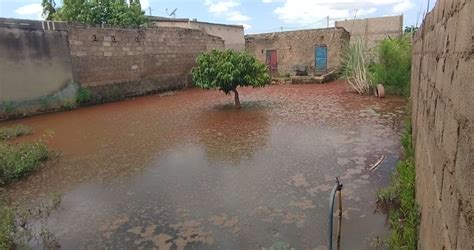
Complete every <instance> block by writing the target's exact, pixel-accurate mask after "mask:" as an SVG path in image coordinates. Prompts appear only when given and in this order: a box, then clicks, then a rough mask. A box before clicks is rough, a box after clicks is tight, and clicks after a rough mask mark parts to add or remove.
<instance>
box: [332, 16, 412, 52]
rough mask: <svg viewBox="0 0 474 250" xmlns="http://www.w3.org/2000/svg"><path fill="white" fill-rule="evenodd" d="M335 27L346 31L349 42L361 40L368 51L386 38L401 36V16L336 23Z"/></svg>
mask: <svg viewBox="0 0 474 250" xmlns="http://www.w3.org/2000/svg"><path fill="white" fill-rule="evenodd" d="M335 26H336V27H340V28H344V29H345V30H347V31H348V32H349V33H350V34H351V41H356V40H357V39H361V41H362V42H363V43H364V45H365V47H366V48H368V49H369V50H370V49H372V48H374V47H375V46H377V43H378V42H379V41H380V40H383V39H384V38H386V37H399V36H401V35H402V34H403V15H400V16H387V17H375V18H365V19H354V20H344V21H336V23H335Z"/></svg>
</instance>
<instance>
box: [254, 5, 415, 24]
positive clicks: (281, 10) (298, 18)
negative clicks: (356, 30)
mask: <svg viewBox="0 0 474 250" xmlns="http://www.w3.org/2000/svg"><path fill="white" fill-rule="evenodd" d="M262 1H263V2H269V1H272V0H262ZM380 6H387V7H389V8H392V9H393V10H394V12H403V11H406V10H407V9H410V8H412V7H413V6H414V4H413V2H412V0H331V1H328V0H283V3H282V4H281V5H280V6H279V7H277V8H276V9H275V10H274V13H275V14H276V15H277V17H278V18H279V19H280V20H282V21H283V22H285V23H293V24H300V25H308V24H315V23H317V22H319V21H321V20H322V19H324V18H325V17H327V16H329V18H330V19H331V20H334V19H336V20H337V19H347V18H353V17H354V13H355V12H356V11H357V17H361V16H365V15H370V14H373V13H376V12H377V10H378V7H380Z"/></svg>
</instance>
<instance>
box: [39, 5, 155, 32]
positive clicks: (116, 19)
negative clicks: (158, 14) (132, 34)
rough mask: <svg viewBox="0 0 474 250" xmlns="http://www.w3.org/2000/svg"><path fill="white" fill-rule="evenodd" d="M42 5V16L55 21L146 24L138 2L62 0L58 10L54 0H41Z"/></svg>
mask: <svg viewBox="0 0 474 250" xmlns="http://www.w3.org/2000/svg"><path fill="white" fill-rule="evenodd" d="M43 3H44V4H43V15H45V13H48V17H49V16H52V19H53V20H56V21H72V22H80V23H87V24H112V25H133V26H139V25H141V24H144V23H146V22H147V18H146V17H145V12H144V11H142V10H141V5H140V0H130V1H129V2H127V1H126V0H64V2H63V6H61V7H59V8H54V4H51V3H54V0H43ZM51 8H52V9H54V11H53V10H51ZM50 13H53V14H52V15H51V14H50Z"/></svg>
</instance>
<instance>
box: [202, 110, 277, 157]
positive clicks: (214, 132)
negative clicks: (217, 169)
mask: <svg viewBox="0 0 474 250" xmlns="http://www.w3.org/2000/svg"><path fill="white" fill-rule="evenodd" d="M267 112H268V111H267V109H266V108H265V106H264V105H262V104H261V103H259V102H245V103H244V104H243V106H242V109H235V108H234V107H231V106H230V105H224V106H221V105H219V106H215V107H214V108H213V109H212V110H209V111H206V112H203V113H202V115H201V116H200V117H199V118H198V119H197V127H199V128H200V130H198V132H197V133H198V137H199V142H200V143H201V144H203V146H204V148H205V151H206V154H207V156H208V159H209V161H210V162H216V163H223V164H228V163H238V162H239V161H240V160H242V159H250V158H251V157H252V155H253V154H254V153H255V151H257V150H259V149H261V148H263V147H264V146H265V144H266V143H267V138H268V136H269V126H270V124H269V120H268V114H267Z"/></svg>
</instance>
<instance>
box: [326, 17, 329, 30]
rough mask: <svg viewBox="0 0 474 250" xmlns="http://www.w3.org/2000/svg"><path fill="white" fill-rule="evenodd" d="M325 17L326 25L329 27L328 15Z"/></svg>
mask: <svg viewBox="0 0 474 250" xmlns="http://www.w3.org/2000/svg"><path fill="white" fill-rule="evenodd" d="M326 19H327V21H326V22H327V27H328V28H329V16H327V17H326Z"/></svg>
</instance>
